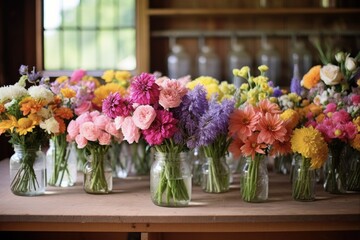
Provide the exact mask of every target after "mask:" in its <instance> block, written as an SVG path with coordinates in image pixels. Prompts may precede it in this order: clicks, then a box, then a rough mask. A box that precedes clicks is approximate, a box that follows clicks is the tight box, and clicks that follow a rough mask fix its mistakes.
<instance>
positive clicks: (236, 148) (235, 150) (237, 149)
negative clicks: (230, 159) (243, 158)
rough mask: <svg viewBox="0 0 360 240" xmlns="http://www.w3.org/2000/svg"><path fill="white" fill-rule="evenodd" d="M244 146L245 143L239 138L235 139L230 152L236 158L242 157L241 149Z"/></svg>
mask: <svg viewBox="0 0 360 240" xmlns="http://www.w3.org/2000/svg"><path fill="white" fill-rule="evenodd" d="M243 145H244V143H243V141H241V140H240V139H239V138H235V139H234V140H233V141H232V142H231V143H230V146H229V152H231V153H232V154H233V155H234V157H235V158H237V157H239V156H240V155H241V147H242V146H243Z"/></svg>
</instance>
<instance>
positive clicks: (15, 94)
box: [0, 85, 28, 103]
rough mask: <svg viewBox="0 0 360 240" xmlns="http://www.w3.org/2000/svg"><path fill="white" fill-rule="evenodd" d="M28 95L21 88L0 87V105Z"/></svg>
mask: <svg viewBox="0 0 360 240" xmlns="http://www.w3.org/2000/svg"><path fill="white" fill-rule="evenodd" d="M26 95H28V91H27V90H26V89H25V88H24V87H21V86H17V85H10V86H3V87H0V103H5V102H8V101H12V100H13V99H17V98H21V97H23V96H26Z"/></svg>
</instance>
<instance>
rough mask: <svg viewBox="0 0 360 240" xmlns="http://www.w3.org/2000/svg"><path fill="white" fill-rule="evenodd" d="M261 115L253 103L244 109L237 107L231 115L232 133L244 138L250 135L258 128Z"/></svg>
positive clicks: (230, 126)
mask: <svg viewBox="0 0 360 240" xmlns="http://www.w3.org/2000/svg"><path fill="white" fill-rule="evenodd" d="M259 117H260V115H259V114H258V113H257V112H256V111H255V109H254V107H253V106H252V105H250V104H249V105H247V106H246V107H245V108H244V109H243V110H242V109H236V110H235V111H234V112H233V113H232V114H231V115H230V122H229V123H230V124H229V130H230V134H231V135H233V134H237V136H238V137H239V138H240V139H242V140H244V139H245V138H246V137H248V136H250V135H251V134H252V132H253V131H255V129H256V125H257V124H258V121H259Z"/></svg>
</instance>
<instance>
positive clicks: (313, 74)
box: [302, 65, 321, 89]
mask: <svg viewBox="0 0 360 240" xmlns="http://www.w3.org/2000/svg"><path fill="white" fill-rule="evenodd" d="M320 69H321V65H316V66H314V67H312V68H311V69H310V70H309V72H308V73H306V74H305V75H304V77H303V79H302V85H303V86H304V87H305V88H307V89H310V88H312V87H314V86H315V85H316V84H317V83H318V82H319V81H320Z"/></svg>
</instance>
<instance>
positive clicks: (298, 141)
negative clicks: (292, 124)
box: [291, 126, 328, 168]
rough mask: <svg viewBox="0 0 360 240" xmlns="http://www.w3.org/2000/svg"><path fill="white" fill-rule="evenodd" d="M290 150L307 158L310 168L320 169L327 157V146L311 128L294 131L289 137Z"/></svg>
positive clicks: (319, 134) (318, 133) (316, 131)
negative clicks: (309, 161)
mask: <svg viewBox="0 0 360 240" xmlns="http://www.w3.org/2000/svg"><path fill="white" fill-rule="evenodd" d="M291 149H292V150H293V152H297V153H299V154H301V155H302V156H303V157H305V158H309V159H310V160H311V167H312V168H320V167H321V166H322V165H323V164H324V162H325V161H326V159H327V157H328V146H327V144H326V142H325V140H324V138H323V137H322V135H321V133H320V132H319V131H318V130H317V129H315V128H313V127H312V126H310V127H303V128H300V129H295V130H294V132H293V135H292V137H291Z"/></svg>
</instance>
